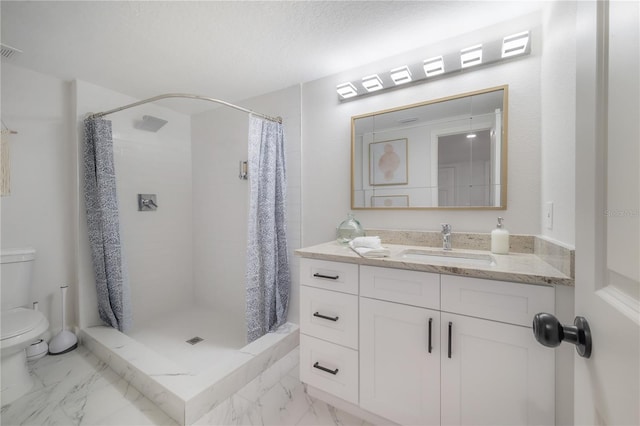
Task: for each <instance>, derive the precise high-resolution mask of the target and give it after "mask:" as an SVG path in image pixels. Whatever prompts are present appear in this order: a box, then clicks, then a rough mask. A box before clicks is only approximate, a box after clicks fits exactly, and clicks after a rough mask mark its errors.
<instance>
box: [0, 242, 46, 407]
mask: <svg viewBox="0 0 640 426" xmlns="http://www.w3.org/2000/svg"><path fill="white" fill-rule="evenodd" d="M0 255H1V257H2V260H1V267H2V270H1V271H0V272H1V275H0V279H1V282H0V286H1V289H2V294H1V310H0V313H1V315H2V318H1V321H2V322H1V323H0V328H1V329H2V333H1V336H2V340H1V343H0V355H1V357H2V358H1V364H0V368H1V371H2V376H1V378H0V381H1V392H0V402H1V404H2V405H3V406H4V405H6V404H10V403H11V402H13V401H15V400H16V399H18V398H20V397H21V396H22V395H24V394H25V393H27V392H29V390H30V389H31V387H32V386H33V383H34V382H33V378H32V377H31V376H30V375H29V368H28V366H27V354H26V348H27V347H28V346H30V345H31V344H32V343H34V342H35V341H37V340H38V337H40V336H41V335H42V334H43V333H44V332H46V331H47V330H48V329H49V321H47V319H46V318H45V316H44V315H43V314H42V312H39V311H36V310H33V309H32V308H31V304H32V302H33V301H32V300H31V299H30V295H31V284H32V283H31V278H32V272H33V263H34V260H35V258H36V251H35V250H34V249H32V248H26V249H9V250H2V252H1V254H0Z"/></svg>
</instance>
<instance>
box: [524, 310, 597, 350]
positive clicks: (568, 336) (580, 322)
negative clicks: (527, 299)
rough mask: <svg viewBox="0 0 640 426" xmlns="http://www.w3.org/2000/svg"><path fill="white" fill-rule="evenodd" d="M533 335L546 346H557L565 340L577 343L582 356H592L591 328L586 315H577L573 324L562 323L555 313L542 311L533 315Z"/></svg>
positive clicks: (577, 348)
mask: <svg viewBox="0 0 640 426" xmlns="http://www.w3.org/2000/svg"><path fill="white" fill-rule="evenodd" d="M533 335H534V336H535V337H536V340H537V341H538V342H540V343H541V344H543V345H544V346H548V347H550V348H555V347H556V346H558V345H560V343H561V342H563V341H565V342H569V343H573V344H574V345H576V351H577V352H578V354H579V355H580V356H581V357H584V358H589V357H590V356H591V329H590V328H589V323H588V322H587V320H586V319H585V318H584V317H576V318H575V320H574V321H573V325H562V324H560V321H558V319H557V318H556V317H554V316H553V315H551V314H547V313H544V312H541V313H539V314H536V315H535V316H534V317H533Z"/></svg>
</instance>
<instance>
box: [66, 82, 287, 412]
mask: <svg viewBox="0 0 640 426" xmlns="http://www.w3.org/2000/svg"><path fill="white" fill-rule="evenodd" d="M75 86H76V104H77V111H78V118H79V121H81V120H82V119H83V118H84V116H85V115H86V113H88V112H97V111H103V110H107V109H109V108H112V107H115V106H118V105H124V104H128V103H131V102H132V99H131V98H129V97H126V96H122V95H120V94H116V93H114V92H111V91H109V90H107V89H104V88H100V87H97V86H94V85H91V84H88V83H84V82H76V84H75ZM294 95H295V94H294ZM289 97H290V98H291V99H296V96H289ZM168 102H173V101H165V103H164V104H163V105H166V104H167V103H168ZM294 103H295V102H294ZM284 105H285V107H284V108H285V109H286V108H287V106H286V105H287V104H286V103H285V104H284ZM293 106H294V107H295V105H293ZM271 109H273V108H271ZM294 109H295V108H294ZM277 112H278V113H279V114H283V115H285V117H286V114H287V113H288V111H283V112H280V111H277ZM144 117H147V118H146V119H145V118H144ZM294 117H295V115H294ZM108 119H109V120H110V121H112V133H113V151H114V161H115V170H116V187H117V197H118V202H119V210H120V228H121V239H122V247H123V250H122V252H123V260H124V262H123V264H124V266H123V273H124V274H126V275H127V276H128V280H129V283H130V292H131V313H132V315H131V327H130V328H129V329H127V330H126V331H125V333H124V334H123V333H120V332H119V331H117V330H115V329H113V328H111V327H106V326H104V325H102V324H104V321H103V320H101V319H100V317H99V316H98V312H97V306H98V296H97V294H96V291H95V288H92V287H91V286H95V280H94V279H93V278H92V275H93V272H92V267H91V264H92V263H91V258H90V257H89V254H88V253H89V246H88V243H87V242H86V240H83V236H86V220H85V217H84V215H83V209H84V203H83V201H82V198H81V197H82V194H79V197H80V201H79V216H80V218H79V232H78V233H79V258H80V265H79V267H80V270H79V276H80V283H81V285H80V286H79V289H78V293H79V294H78V300H79V306H78V312H79V316H80V318H79V321H78V322H79V323H80V328H81V333H80V334H81V337H82V340H83V342H84V344H86V345H87V346H88V347H89V348H90V349H91V350H92V351H93V352H94V353H95V354H96V355H98V356H99V357H100V358H101V359H103V360H104V361H105V362H107V363H108V364H109V365H110V366H111V367H112V368H113V369H114V370H115V371H117V372H118V373H120V374H121V375H123V376H124V377H125V378H126V379H127V380H128V381H130V382H131V383H132V384H133V385H134V386H135V387H136V388H138V389H139V390H140V391H141V392H142V393H143V394H145V395H146V396H147V397H149V398H150V399H151V400H153V401H154V402H155V403H156V404H158V406H160V407H161V408H162V409H163V410H164V411H165V412H167V413H168V414H169V415H171V416H172V417H173V418H174V419H176V420H177V421H178V422H179V423H182V424H190V423H193V422H194V421H195V420H197V419H198V418H199V417H200V416H202V415H203V414H205V413H206V412H207V411H209V410H210V409H211V408H213V407H214V406H215V405H216V404H217V403H219V402H221V401H222V400H224V399H225V398H227V397H228V396H230V394H231V393H233V392H235V391H237V390H238V389H240V388H241V387H242V386H243V385H244V384H246V383H248V382H249V381H250V380H251V379H253V378H254V377H256V376H257V375H258V374H259V373H260V372H261V371H263V370H264V369H265V368H266V367H268V366H269V365H271V364H273V363H274V362H275V361H277V360H278V359H279V358H281V357H282V356H284V355H286V354H287V353H288V352H289V351H291V350H292V349H294V348H295V346H297V342H298V329H297V326H296V325H295V324H292V323H286V324H284V325H283V326H281V327H280V328H279V329H278V330H277V331H276V332H274V333H269V334H267V335H265V336H263V337H261V338H259V339H257V340H255V341H253V342H252V343H249V344H247V321H246V319H245V307H246V304H247V302H246V298H247V297H246V290H245V282H246V280H245V274H246V265H245V262H246V252H247V223H248V219H249V216H248V211H249V208H250V205H249V183H250V182H248V181H247V180H243V179H239V177H238V161H239V160H246V159H247V155H248V153H247V132H248V121H249V119H248V116H247V114H245V113H242V112H237V111H234V110H231V109H228V108H217V109H215V110H212V111H208V112H203V113H200V114H196V115H193V116H189V115H186V114H181V113H178V112H175V111H173V110H171V109H168V108H166V107H165V106H160V105H159V104H157V103H151V104H145V105H141V106H137V107H135V108H131V109H128V110H126V111H121V112H118V113H117V114H113V115H111V116H109V117H108ZM285 120H286V118H285ZM145 121H146V123H145ZM292 124H293V126H292V127H293V129H294V131H293V137H292V138H290V137H289V135H288V134H287V142H286V146H287V156H288V157H290V158H288V160H291V158H292V159H293V161H288V164H287V169H288V174H289V176H288V178H289V185H288V186H289V191H290V194H292V198H293V199H294V200H295V199H296V198H298V197H299V188H300V183H299V181H300V180H299V160H297V158H299V155H297V152H296V151H299V137H296V131H295V128H296V125H297V126H299V124H296V122H295V120H293V123H292ZM156 127H158V128H157V129H156ZM285 128H286V129H287V130H288V129H289V127H287V126H286V125H285ZM298 134H299V133H298ZM81 145H82V140H81V139H80V141H79V145H78V146H79V150H80V152H82V151H81V149H82V146H81ZM289 153H291V155H289ZM81 159H82V157H80V160H79V161H81ZM151 196H153V201H152V203H150V202H149V200H151V198H150V197H151ZM140 197H142V198H140ZM145 197H146V198H145ZM141 199H142V200H146V203H143V202H142V201H141ZM287 215H288V224H287V225H288V234H289V236H288V246H289V250H288V251H289V260H290V262H291V265H292V271H291V275H292V277H297V275H298V274H297V268H296V260H295V258H293V256H291V253H292V252H293V250H295V249H296V248H298V247H299V246H300V232H299V229H298V228H299V223H300V221H299V217H300V208H299V203H296V202H295V201H294V203H289V208H288V210H287ZM83 226H84V227H85V230H84V231H83ZM83 232H84V234H83ZM85 238H86V237H85ZM292 287H295V286H294V285H292ZM295 297H296V295H295V290H294V294H293V295H292V296H291V298H292V300H293V299H294V298H295ZM293 311H294V315H297V308H296V307H295V306H294V307H293ZM290 318H291V316H290ZM293 321H294V322H297V321H296V320H295V319H294V320H293Z"/></svg>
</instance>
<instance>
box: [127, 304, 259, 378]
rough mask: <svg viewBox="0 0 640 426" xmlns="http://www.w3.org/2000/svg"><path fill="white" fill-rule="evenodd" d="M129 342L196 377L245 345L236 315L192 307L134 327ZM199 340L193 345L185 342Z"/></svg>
mask: <svg viewBox="0 0 640 426" xmlns="http://www.w3.org/2000/svg"><path fill="white" fill-rule="evenodd" d="M127 334H128V335H129V336H130V337H131V338H133V339H135V340H136V341H138V342H140V343H142V344H143V345H145V346H147V347H148V348H149V349H152V350H153V351H155V352H157V353H158V354H160V355H162V356H164V357H165V358H168V359H170V360H171V361H173V362H175V363H176V364H178V365H180V366H182V367H184V368H185V369H187V370H189V371H190V372H191V373H192V374H199V373H201V372H203V371H206V370H207V369H209V368H211V365H212V362H213V360H215V362H220V361H222V360H225V359H227V358H229V357H232V356H234V355H235V354H236V353H237V351H238V350H239V349H241V348H242V347H244V346H245V345H246V331H245V321H244V319H243V318H238V315H229V314H227V313H225V312H220V311H212V310H211V309H205V308H200V307H191V308H189V309H184V310H181V311H174V312H171V313H169V314H166V315H163V316H162V317H158V318H154V319H153V320H150V321H146V322H143V323H140V324H136V325H135V326H134V328H133V330H131V331H130V332H128V333H127ZM194 337H199V338H201V339H202V341H200V342H198V343H196V344H193V345H192V344H190V343H187V340H189V339H192V338H194Z"/></svg>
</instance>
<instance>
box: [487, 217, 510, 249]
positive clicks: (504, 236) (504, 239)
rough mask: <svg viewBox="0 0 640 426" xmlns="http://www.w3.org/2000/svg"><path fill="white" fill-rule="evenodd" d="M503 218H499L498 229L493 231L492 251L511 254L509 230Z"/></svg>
mask: <svg viewBox="0 0 640 426" xmlns="http://www.w3.org/2000/svg"><path fill="white" fill-rule="evenodd" d="M503 221H504V219H503V218H501V217H499V218H498V225H497V227H496V229H494V230H493V231H491V253H495V254H509V231H507V230H506V229H504V227H503V225H502V222H503Z"/></svg>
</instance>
